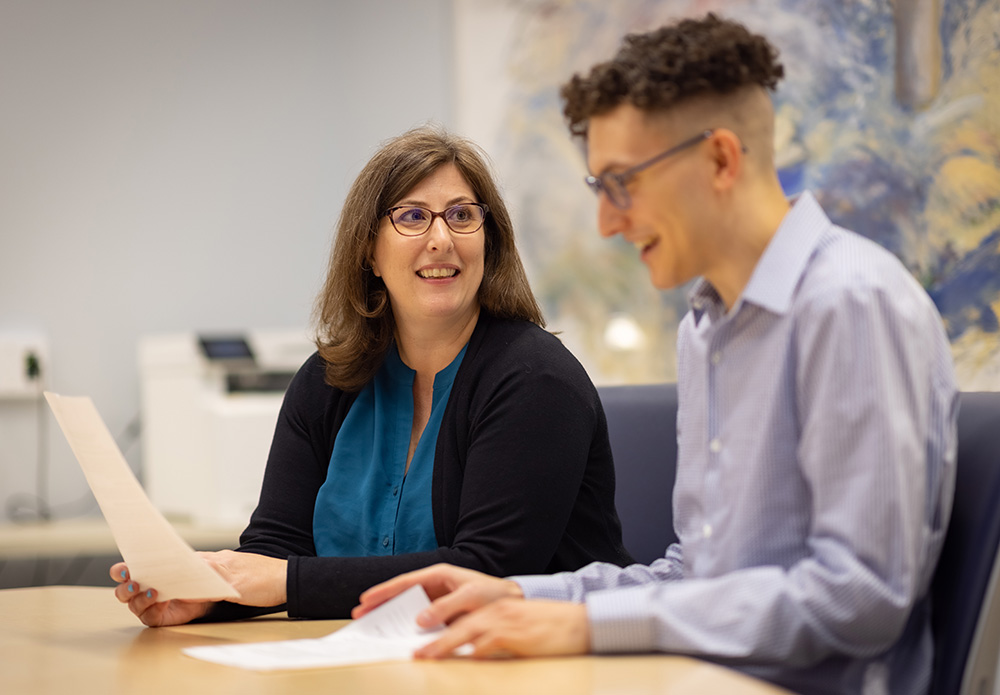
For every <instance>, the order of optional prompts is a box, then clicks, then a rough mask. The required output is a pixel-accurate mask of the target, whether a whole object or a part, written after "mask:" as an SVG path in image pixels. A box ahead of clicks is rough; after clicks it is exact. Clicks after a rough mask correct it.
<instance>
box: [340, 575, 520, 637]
mask: <svg viewBox="0 0 1000 695" xmlns="http://www.w3.org/2000/svg"><path fill="white" fill-rule="evenodd" d="M417 584H420V585H421V586H423V587H424V591H426V592H427V596H428V598H430V599H431V601H433V603H432V604H431V605H430V607H429V608H428V609H427V610H425V611H423V612H422V613H421V614H420V615H418V616H417V624H418V625H420V626H421V627H435V626H437V625H443V624H445V623H450V622H452V621H453V620H455V619H456V618H458V617H459V616H462V615H465V614H466V613H470V612H472V611H474V610H476V609H477V608H480V607H482V606H485V605H486V604H488V603H492V602H493V601H497V600H499V599H502V598H523V597H524V594H523V592H522V591H521V587H520V586H518V585H517V583H516V582H512V581H510V580H509V579H498V578H496V577H491V576H490V575H488V574H483V573H482V572H476V571H474V570H467V569H462V568H460V567H454V566H452V565H444V564H441V565H433V566H431V567H426V568H424V569H421V570H416V571H414V572H407V573H406V574H401V575H399V576H398V577H395V578H393V579H390V580H389V581H387V582H383V583H381V584H377V585H376V586H373V587H372V588H371V589H368V591H366V592H364V593H363V594H361V605H359V606H357V607H355V608H354V610H353V611H351V617H353V618H360V617H361V616H363V615H364V614H365V613H368V612H369V611H371V610H372V609H374V608H375V607H377V606H379V605H381V604H383V603H385V602H386V601H388V600H389V599H391V598H393V597H394V596H397V595H399V594H401V593H403V592H404V591H406V590H407V589H409V588H410V587H411V586H415V585H417Z"/></svg>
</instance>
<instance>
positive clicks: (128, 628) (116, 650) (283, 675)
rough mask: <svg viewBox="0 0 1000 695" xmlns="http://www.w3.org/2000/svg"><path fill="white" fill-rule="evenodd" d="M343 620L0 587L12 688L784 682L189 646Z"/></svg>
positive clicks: (226, 689)
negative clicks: (193, 651) (297, 661)
mask: <svg viewBox="0 0 1000 695" xmlns="http://www.w3.org/2000/svg"><path fill="white" fill-rule="evenodd" d="M344 624H346V621H342V620H289V619H288V618H287V617H286V616H285V615H284V614H281V615H280V616H269V617H263V618H255V619H253V620H250V621H243V622H238V623H217V624H208V625H183V626H178V627H166V628H145V627H143V626H142V625H141V624H140V623H139V622H138V620H137V619H136V618H135V617H134V616H133V615H132V614H131V613H130V612H129V611H128V609H127V608H126V607H125V606H123V605H121V604H119V603H118V602H117V601H116V600H115V598H114V595H113V593H112V590H111V589H110V588H106V589H105V588H97V587H65V586H54V587H37V588H30V589H5V590H2V591H0V693H4V694H5V695H6V694H9V695H48V694H50V693H51V694H55V693H58V694H59V695H88V694H89V693H95V694H97V693H99V694H100V695H109V694H117V693H121V694H122V695H126V694H127V695H158V694H160V693H163V694H165V695H200V694H201V693H211V695H226V694H229V693H232V695H256V694H257V693H282V694H286V693H287V694H294V695H309V694H310V693H324V694H327V695H330V694H332V695H355V694H358V693H378V694H381V693H387V694H389V693H426V694H427V695H448V694H449V693H456V694H458V693H461V694H462V695H468V694H470V693H481V694H483V695H492V694H494V693H496V694H500V693H505V694H506V693H512V694H515V695H520V694H522V693H553V694H559V695H562V694H563V693H566V694H574V693H588V694H591V693H592V694H597V693H608V694H609V695H610V694H611V693H614V694H616V695H627V694H630V693H664V694H666V693H685V694H687V693H705V694H706V695H708V694H711V695H716V694H717V693H726V694H727V695H732V694H736V695H744V694H745V695H778V694H780V693H783V692H785V691H783V690H780V689H778V688H775V687H773V686H770V685H768V684H765V683H761V682H760V681H756V680H753V679H751V678H749V677H747V676H744V675H742V674H739V673H736V672H735V671H731V670H728V669H725V668H722V667H719V666H715V665H712V664H707V663H704V662H700V661H696V660H694V659H688V658H684V657H676V656H652V655H651V656H614V657H577V658H565V659H523V660H512V661H488V662H482V661H479V662H477V661H471V660H466V659H451V660H446V661H438V662H397V663H382V664H369V665H365V666H349V667H339V668H328V669H314V670H306V671H281V672H269V673H258V672H254V671H245V670H242V669H237V668H230V667H227V666H220V665H217V664H211V663H208V662H203V661H199V660H197V659H194V658H191V657H188V656H185V655H184V654H182V653H181V648H182V647H189V646H195V645H205V644H224V643H227V642H256V641H266V640H276V639H297V638H304V637H321V636H323V635H326V634H329V633H330V632H333V631H334V630H336V629H338V628H339V627H342V626H343V625H344Z"/></svg>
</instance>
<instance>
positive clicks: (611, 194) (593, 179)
mask: <svg viewBox="0 0 1000 695" xmlns="http://www.w3.org/2000/svg"><path fill="white" fill-rule="evenodd" d="M713 132H715V131H714V130H703V131H702V132H700V133H698V134H697V135H695V136H694V137H693V138H688V139H687V140H685V141H684V142H682V143H680V144H679V145H674V146H673V147H671V148H670V149H669V150H667V151H666V152H661V153H660V154H658V155H656V156H655V157H653V158H652V159H647V160H646V161H645V162H642V163H641V164H636V165H635V166H634V167H629V168H628V169H626V170H625V171H619V172H616V173H606V174H601V175H600V176H588V177H586V178H585V179H584V181H585V182H586V184H587V185H588V186H590V190H592V191H593V192H594V195H600V194H601V192H602V191H603V192H604V194H605V195H607V196H608V200H610V201H611V203H612V204H613V205H614V206H615V207H617V208H621V209H622V210H626V209H628V208H629V207H630V206H631V205H632V199H631V198H630V197H629V194H628V188H627V187H628V184H629V182H630V181H631V180H632V179H634V178H635V175H636V174H638V173H639V172H640V171H642V170H643V169H646V168H648V167H651V166H653V165H654V164H656V163H657V162H661V161H663V160H664V159H666V158H667V157H670V156H671V155H675V154H677V153H678V152H682V151H683V150H686V149H687V148H689V147H691V146H692V145H697V144H698V143H699V142H701V141H702V140H707V139H708V138H710V137H712V133H713Z"/></svg>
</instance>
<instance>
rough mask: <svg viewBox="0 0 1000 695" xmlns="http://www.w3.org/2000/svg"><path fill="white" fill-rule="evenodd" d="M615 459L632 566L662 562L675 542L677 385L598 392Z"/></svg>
mask: <svg viewBox="0 0 1000 695" xmlns="http://www.w3.org/2000/svg"><path fill="white" fill-rule="evenodd" d="M598 391H599V392H600V394H601V403H602V404H603V405H604V414H605V415H606V416H607V418H608V433H609V434H610V436H611V450H612V451H613V452H614V456H615V506H616V507H617V508H618V517H619V518H620V519H621V522H622V539H623V540H624V541H625V547H626V548H628V550H629V552H630V553H631V554H632V557H634V558H635V560H636V562H641V563H643V564H645V565H648V564H649V563H651V562H652V561H653V560H655V559H657V558H660V557H663V555H664V554H665V553H666V551H667V546H668V545H670V544H671V543H673V542H674V541H676V540H677V535H676V534H675V533H674V525H673V504H672V499H671V497H672V493H673V489H674V477H675V476H676V472H677V386H676V385H674V384H644V385H642V386H604V387H601V388H600V389H598Z"/></svg>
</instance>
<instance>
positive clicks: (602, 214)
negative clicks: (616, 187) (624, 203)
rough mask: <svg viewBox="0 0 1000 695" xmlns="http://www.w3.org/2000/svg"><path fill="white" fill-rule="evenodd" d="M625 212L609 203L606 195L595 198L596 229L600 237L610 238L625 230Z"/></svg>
mask: <svg viewBox="0 0 1000 695" xmlns="http://www.w3.org/2000/svg"><path fill="white" fill-rule="evenodd" d="M626 219H627V216H626V215H625V211H624V210H622V209H621V208H619V207H618V206H617V205H615V204H614V203H612V202H611V199H610V198H609V197H608V195H607V193H600V194H599V195H598V196H597V229H598V231H599V232H600V233H601V236H602V237H605V238H611V237H613V236H614V235H615V234H620V233H621V232H622V231H624V229H625V221H626Z"/></svg>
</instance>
